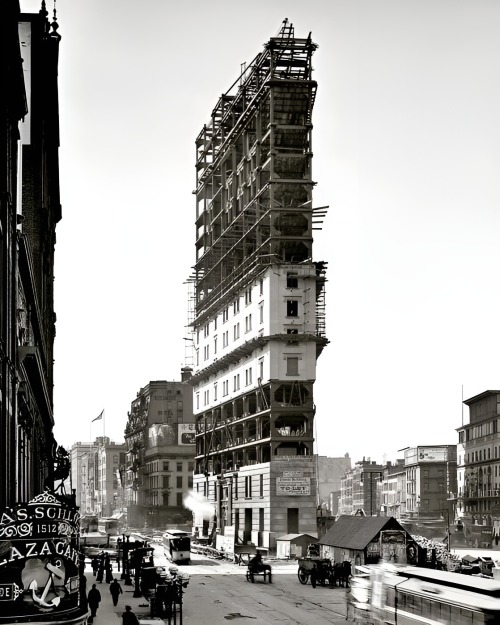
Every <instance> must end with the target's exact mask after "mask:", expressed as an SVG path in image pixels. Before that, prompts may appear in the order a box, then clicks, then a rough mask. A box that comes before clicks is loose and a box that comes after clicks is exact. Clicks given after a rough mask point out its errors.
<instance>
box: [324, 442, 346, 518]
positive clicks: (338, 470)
mask: <svg viewBox="0 0 500 625" xmlns="http://www.w3.org/2000/svg"><path fill="white" fill-rule="evenodd" d="M350 469H351V458H350V457H349V454H345V456H343V457H342V458H328V457H327V456H318V506H320V507H321V509H322V510H327V511H328V512H329V513H330V514H331V515H333V516H335V515H336V514H337V513H338V507H339V504H338V502H339V496H340V482H341V479H342V476H344V475H345V473H346V472H347V471H349V470H350Z"/></svg>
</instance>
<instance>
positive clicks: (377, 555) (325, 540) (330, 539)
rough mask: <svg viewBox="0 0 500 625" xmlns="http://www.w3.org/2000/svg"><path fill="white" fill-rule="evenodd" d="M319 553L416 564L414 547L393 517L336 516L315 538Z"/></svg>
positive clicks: (340, 559) (340, 558)
mask: <svg viewBox="0 0 500 625" xmlns="http://www.w3.org/2000/svg"><path fill="white" fill-rule="evenodd" d="M319 545H320V550H319V551H320V557H321V558H329V559H331V560H333V561H334V562H343V561H345V560H349V561H350V562H351V563H353V564H355V565H358V564H375V563H377V562H379V561H384V562H393V563H396V562H397V563H399V564H416V562H417V558H418V548H417V544H416V543H415V541H414V539H413V538H412V536H411V534H409V533H408V532H407V531H406V530H405V528H404V527H403V526H402V525H401V524H400V523H398V521H397V520H396V519H395V518H394V517H365V516H349V515H342V516H340V517H339V518H338V519H337V521H336V522H335V524H334V525H333V527H331V528H330V529H329V530H328V532H327V533H326V534H325V535H324V536H322V537H321V538H320V540H319Z"/></svg>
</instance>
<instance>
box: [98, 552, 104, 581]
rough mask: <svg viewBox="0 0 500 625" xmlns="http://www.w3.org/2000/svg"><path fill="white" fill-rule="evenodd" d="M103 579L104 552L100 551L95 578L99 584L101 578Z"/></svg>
mask: <svg viewBox="0 0 500 625" xmlns="http://www.w3.org/2000/svg"><path fill="white" fill-rule="evenodd" d="M103 579H104V552H101V553H100V554H99V567H98V569H97V577H96V580H97V581H98V582H99V584H100V583H101V582H102V580H103Z"/></svg>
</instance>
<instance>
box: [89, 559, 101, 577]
mask: <svg viewBox="0 0 500 625" xmlns="http://www.w3.org/2000/svg"><path fill="white" fill-rule="evenodd" d="M90 564H91V566H92V570H93V571H94V577H95V576H96V575H97V571H98V569H99V560H98V559H97V556H94V557H93V558H92V560H91V561H90Z"/></svg>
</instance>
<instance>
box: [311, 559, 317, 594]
mask: <svg viewBox="0 0 500 625" xmlns="http://www.w3.org/2000/svg"><path fill="white" fill-rule="evenodd" d="M317 580H318V567H317V566H316V562H313V565H312V569H311V586H312V587H313V588H316V582H317Z"/></svg>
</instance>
